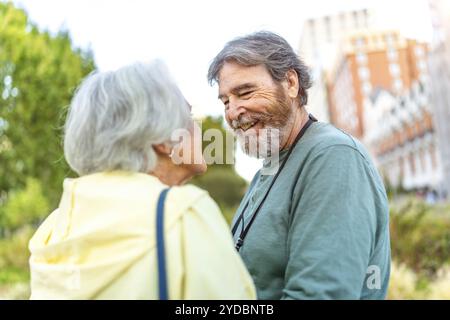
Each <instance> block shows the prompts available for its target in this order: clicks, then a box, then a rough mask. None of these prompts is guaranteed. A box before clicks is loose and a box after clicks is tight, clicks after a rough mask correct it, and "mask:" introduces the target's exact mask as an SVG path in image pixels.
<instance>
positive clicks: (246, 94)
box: [240, 91, 253, 98]
mask: <svg viewBox="0 0 450 320" xmlns="http://www.w3.org/2000/svg"><path fill="white" fill-rule="evenodd" d="M252 93H253V91H246V92H243V93H241V94H240V97H241V98H248V97H250V95H251V94H252Z"/></svg>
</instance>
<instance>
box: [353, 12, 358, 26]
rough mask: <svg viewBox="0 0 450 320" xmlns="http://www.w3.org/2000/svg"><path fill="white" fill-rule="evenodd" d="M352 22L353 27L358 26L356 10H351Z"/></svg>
mask: <svg viewBox="0 0 450 320" xmlns="http://www.w3.org/2000/svg"><path fill="white" fill-rule="evenodd" d="M353 24H354V26H355V28H359V19H358V11H353Z"/></svg>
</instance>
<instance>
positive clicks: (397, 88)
mask: <svg viewBox="0 0 450 320" xmlns="http://www.w3.org/2000/svg"><path fill="white" fill-rule="evenodd" d="M402 89H403V81H402V79H395V80H394V90H395V91H401V90H402Z"/></svg>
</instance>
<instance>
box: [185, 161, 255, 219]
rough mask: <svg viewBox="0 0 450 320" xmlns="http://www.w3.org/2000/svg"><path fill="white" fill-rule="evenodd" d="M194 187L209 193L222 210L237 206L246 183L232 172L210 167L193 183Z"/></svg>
mask: <svg viewBox="0 0 450 320" xmlns="http://www.w3.org/2000/svg"><path fill="white" fill-rule="evenodd" d="M193 182H194V183H195V185H197V186H199V187H200V188H202V189H205V190H207V191H208V192H209V194H210V195H211V197H212V198H213V199H214V200H216V201H217V203H218V204H219V206H220V208H221V209H222V210H224V209H226V208H233V207H236V206H237V205H239V202H240V201H241V199H242V197H243V196H244V192H245V188H246V187H247V183H246V181H245V180H244V179H242V178H241V177H240V176H239V175H238V174H236V173H235V172H234V170H229V169H224V168H220V167H219V168H217V166H216V167H212V168H210V169H208V172H207V173H206V174H205V175H203V176H200V177H197V178H196V179H195V181H193Z"/></svg>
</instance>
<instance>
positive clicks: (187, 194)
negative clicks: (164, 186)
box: [168, 184, 220, 215]
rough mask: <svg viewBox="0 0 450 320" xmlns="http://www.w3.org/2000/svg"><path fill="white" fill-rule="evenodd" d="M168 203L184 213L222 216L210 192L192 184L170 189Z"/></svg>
mask: <svg viewBox="0 0 450 320" xmlns="http://www.w3.org/2000/svg"><path fill="white" fill-rule="evenodd" d="M168 201H170V203H171V204H172V205H174V206H176V207H178V209H179V211H182V212H183V213H189V212H190V213H193V212H194V213H197V214H203V213H206V214H212V215H213V214H215V213H219V214H220V209H219V207H218V205H217V204H216V202H215V201H214V200H213V199H212V198H211V196H210V195H209V193H208V191H206V190H204V189H201V188H199V187H197V186H195V185H192V184H186V185H183V186H176V187H172V188H170V191H169V195H168Z"/></svg>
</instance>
